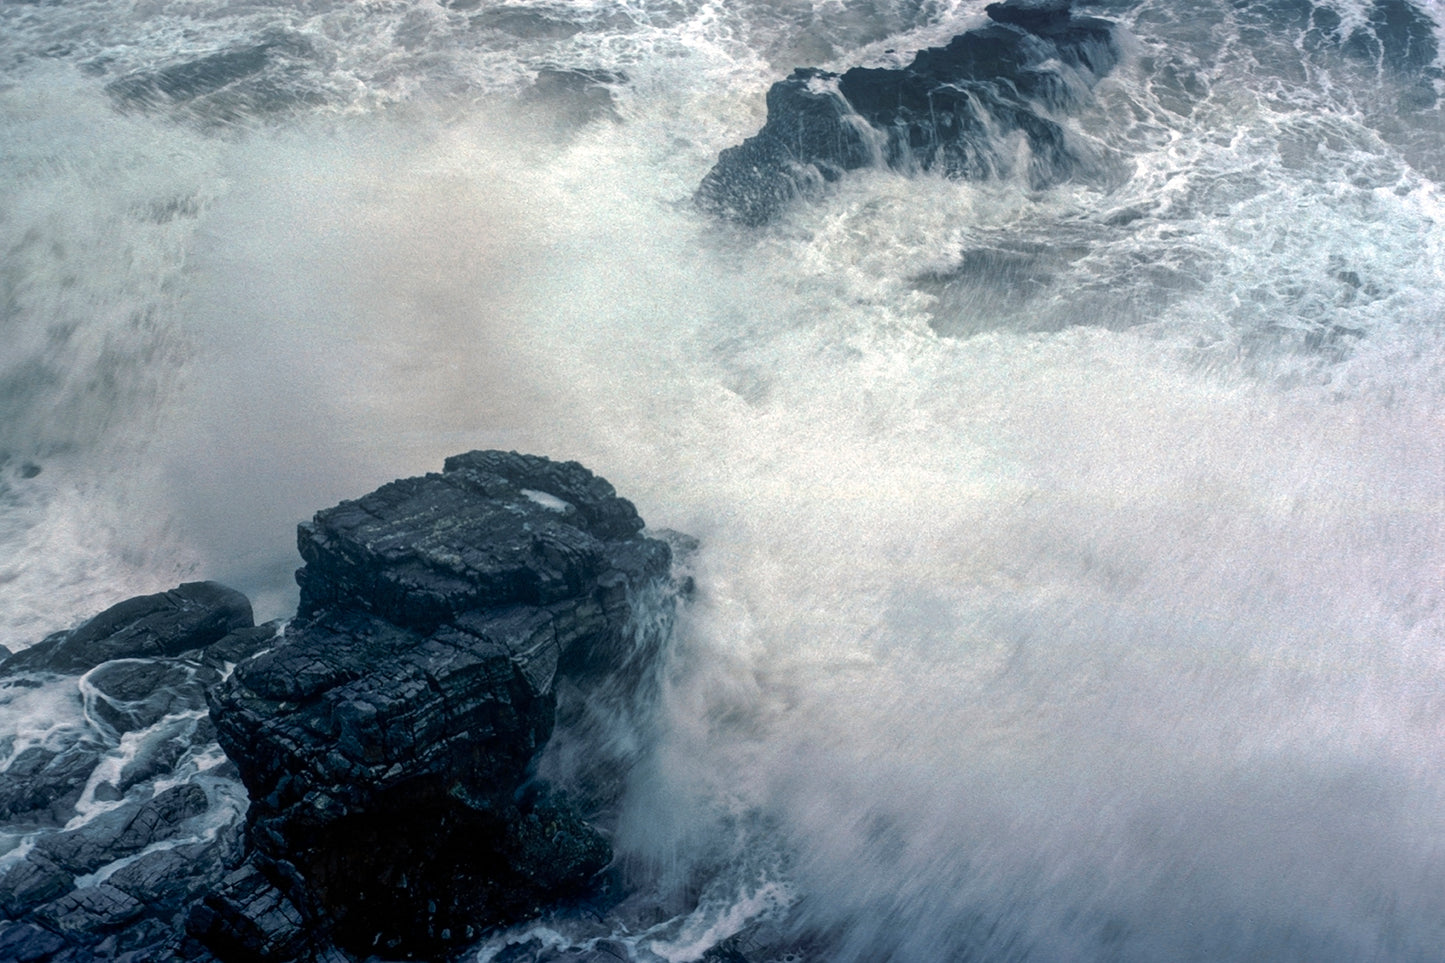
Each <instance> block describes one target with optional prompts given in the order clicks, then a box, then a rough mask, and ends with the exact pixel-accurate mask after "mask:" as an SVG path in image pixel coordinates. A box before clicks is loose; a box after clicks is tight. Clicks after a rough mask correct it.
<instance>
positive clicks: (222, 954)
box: [186, 863, 315, 963]
mask: <svg viewBox="0 0 1445 963" xmlns="http://www.w3.org/2000/svg"><path fill="white" fill-rule="evenodd" d="M186 928H187V930H188V931H189V932H190V933H191V934H192V935H193V936H195V937H196V938H198V939H200V940H201V941H203V942H204V943H205V945H206V946H207V947H208V948H209V949H210V950H211V951H212V952H214V953H215V954H216V956H218V957H219V958H221V959H223V960H246V961H268V963H269V961H273V960H275V961H281V960H294V959H297V958H298V957H300V956H301V955H302V954H303V952H305V951H306V950H308V949H314V948H315V947H314V943H313V941H312V940H311V938H310V936H309V935H308V933H307V928H306V920H305V918H304V917H303V916H302V914H301V912H300V911H299V910H298V909H297V908H296V907H295V905H294V904H292V902H291V901H290V900H289V899H287V898H286V895H285V894H284V893H282V892H281V890H280V889H279V888H278V887H277V886H276V885H274V884H273V883H272V882H271V881H270V880H269V879H267V878H266V876H265V875H264V874H263V873H262V872H261V871H260V869H259V868H258V867H257V865H255V864H254V863H252V864H247V865H245V866H242V867H241V868H240V869H238V870H236V871H235V872H233V873H231V874H230V875H229V876H227V877H226V878H225V880H224V881H223V882H222V884H221V886H220V888H219V889H218V890H217V891H216V892H214V893H212V894H210V895H207V896H206V897H205V898H204V899H203V900H202V901H201V902H200V903H199V904H197V905H196V906H195V908H194V909H192V911H191V913H190V916H189V917H188V918H187V920H186Z"/></svg>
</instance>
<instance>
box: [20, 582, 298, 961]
mask: <svg viewBox="0 0 1445 963" xmlns="http://www.w3.org/2000/svg"><path fill="white" fill-rule="evenodd" d="M274 633H275V627H274V626H270V627H262V628H260V629H257V628H256V627H254V626H253V625H252V617H251V606H250V603H249V602H248V601H247V600H246V599H245V597H244V596H242V595H241V594H240V593H238V592H235V591H233V590H231V589H228V588H225V587H224V586H221V585H217V584H215V583H211V582H195V583H188V584H185V585H181V586H179V587H177V588H175V589H173V590H171V591H169V592H163V593H159V594H157V595H149V596H142V597H139V598H134V599H129V600H127V601H125V602H121V603H120V604H118V605H115V606H113V607H111V608H109V609H107V610H106V611H105V612H102V613H101V614H100V615H98V616H96V617H95V618H93V619H91V620H89V621H88V622H86V623H84V624H82V625H80V626H78V627H77V628H75V629H73V630H71V631H68V632H60V633H56V634H55V635H52V636H50V637H49V638H47V639H45V640H43V641H42V642H40V643H37V644H36V645H34V646H31V647H30V648H28V649H25V650H23V651H21V652H19V653H17V654H16V655H13V656H11V657H10V658H8V659H6V660H5V661H4V662H3V663H0V703H3V705H4V706H5V707H6V708H7V709H8V710H11V711H12V712H13V711H14V710H16V709H18V708H20V707H21V706H22V705H23V704H24V702H25V700H32V701H34V702H35V703H36V709H35V710H34V711H35V712H36V714H37V715H39V714H40V713H41V712H45V711H46V710H49V712H50V713H52V714H51V715H49V716H40V717H39V718H37V720H36V722H37V727H36V728H33V729H30V728H25V727H22V728H21V729H19V730H18V731H15V732H8V733H5V734H4V735H3V736H0V749H3V750H4V752H3V755H4V756H6V757H8V759H7V761H8V765H6V766H5V768H4V771H3V772H0V959H6V960H10V959H14V960H27V961H32V960H33V961H48V960H67V961H72V960H73V961H83V960H91V959H132V960H155V959H204V958H207V957H208V956H209V954H207V953H206V951H205V950H204V949H203V948H202V947H200V946H199V944H195V943H194V942H193V941H190V942H189V943H188V941H187V940H186V938H185V932H184V920H185V916H186V913H187V912H188V911H189V908H190V905H191V904H192V902H193V901H194V898H195V896H196V894H197V893H198V892H202V891H205V890H206V889H208V888H211V887H213V886H215V885H216V884H217V883H218V882H219V881H220V879H221V877H222V875H223V874H224V872H225V866H226V864H227V862H228V861H230V860H232V859H234V858H235V856H236V853H237V852H238V848H237V847H238V844H239V832H240V825H241V819H240V817H241V812H242V809H243V805H244V804H243V801H242V799H243V797H242V790H241V787H240V786H239V784H238V783H237V782H236V780H235V776H234V773H232V772H230V771H229V766H228V765H227V764H226V763H225V761H224V759H223V758H222V757H221V756H220V754H219V752H217V751H216V746H215V736H214V730H213V729H212V728H211V726H210V723H209V720H208V719H207V717H206V703H205V690H206V687H207V686H209V685H214V684H215V683H216V682H218V681H219V680H220V679H221V677H222V675H223V673H224V665H225V663H226V662H227V661H228V660H229V658H231V657H233V656H234V654H235V651H236V648H237V646H243V647H246V648H249V647H251V645H252V644H253V643H254V642H255V641H256V640H260V639H264V638H269V637H270V636H271V635H274ZM16 714H17V716H18V717H20V718H24V715H23V713H16Z"/></svg>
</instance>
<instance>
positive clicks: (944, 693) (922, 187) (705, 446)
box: [0, 2, 1445, 961]
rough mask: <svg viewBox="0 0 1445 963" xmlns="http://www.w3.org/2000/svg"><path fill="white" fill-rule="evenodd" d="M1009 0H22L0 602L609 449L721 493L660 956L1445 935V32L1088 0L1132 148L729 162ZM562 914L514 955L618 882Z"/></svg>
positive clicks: (928, 954)
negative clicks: (1391, 41) (384, 486)
mask: <svg viewBox="0 0 1445 963" xmlns="http://www.w3.org/2000/svg"><path fill="white" fill-rule="evenodd" d="M982 6H983V5H982V4H974V3H958V4H949V5H945V4H936V3H919V4H903V3H895V4H885V3H873V4H865V3H819V4H816V5H814V4H803V3H797V4H792V3H789V4H759V5H734V4H729V5H725V6H724V5H714V4H708V3H664V4H653V3H641V2H636V3H633V2H626V3H624V2H618V3H576V2H574V3H561V2H557V3H542V2H537V3H530V2H529V3H510V4H498V5H492V4H482V5H478V6H469V5H466V4H455V5H451V6H428V5H423V4H416V5H385V4H360V5H358V4H348V5H337V6H336V7H327V6H325V5H324V4H311V5H303V6H301V7H294V8H292V7H287V8H285V9H281V8H274V9H273V8H265V7H261V6H257V7H254V8H244V9H240V8H228V7H222V6H221V5H215V6H212V5H208V4H203V3H196V4H184V5H182V4H169V5H168V4H157V5H153V6H152V7H151V8H148V11H144V12H143V11H139V10H132V8H131V7H125V8H124V11H122V8H121V7H120V6H115V7H112V6H111V5H109V4H106V3H99V2H96V3H89V4H75V5H66V6H64V7H41V6H34V5H8V6H7V7H5V8H4V12H3V14H0V17H3V20H0V26H3V27H4V29H3V30H0V34H3V36H4V37H6V38H7V39H6V40H5V41H4V43H5V50H4V55H3V58H0V64H3V65H4V66H3V69H4V74H5V75H4V77H3V78H0V125H3V130H0V145H3V146H0V154H3V159H4V160H3V166H0V176H3V177H4V178H5V181H6V185H5V190H4V192H3V196H4V197H5V198H6V199H5V200H4V201H3V206H0V243H3V251H4V255H3V261H0V298H3V300H0V305H3V310H4V316H3V324H4V331H3V338H4V343H5V345H6V349H5V351H4V353H3V356H0V402H3V417H0V558H3V561H0V643H3V644H6V645H10V646H12V647H18V646H23V645H26V644H29V643H30V642H33V641H35V640H37V639H38V638H40V637H41V636H42V635H43V634H44V633H45V632H48V631H52V630H55V629H59V628H63V627H66V626H68V625H71V624H73V623H74V622H76V621H77V620H79V619H82V618H84V617H86V616H88V615H90V614H93V613H94V612H95V611H97V610H98V609H99V608H101V607H103V606H104V605H105V604H108V603H109V602H113V601H116V600H118V599H120V598H124V597H126V596H129V595H133V594H136V593H139V592H144V591H157V590H161V589H164V588H167V587H170V586H172V585H174V584H175V583H176V582H177V581H179V580H180V579H182V578H191V577H212V578H219V579H222V580H225V581H228V582H230V583H232V584H234V585H236V586H237V587H238V588H241V589H243V590H245V591H247V592H248V594H250V595H251V596H252V597H253V598H254V599H255V600H256V601H257V605H258V615H260V616H262V617H270V616H278V615H283V614H286V613H288V612H289V611H290V606H291V605H292V604H294V595H293V594H292V593H293V592H294V587H293V585H292V583H291V580H290V579H291V575H290V573H291V571H292V569H293V568H294V567H295V565H296V564H297V560H296V557H295V551H294V547H293V540H294V525H295V523H296V522H297V521H299V520H301V519H303V518H306V517H308V516H309V515H310V514H311V513H312V512H313V511H315V510H316V509H318V508H321V507H324V506H326V505H329V504H332V503H334V502H335V501H337V500H338V499H341V498H345V497H354V496H357V495H360V494H362V493H364V492H365V491H368V490H370V489H371V488H373V487H375V486H376V485H377V484H380V483H382V482H384V481H387V480H389V479H391V478H394V477H398V476H401V475H408V474H416V473H420V472H423V471H428V470H436V469H437V468H438V467H439V466H440V463H441V460H442V458H443V457H444V456H445V455H448V454H452V453H455V452H459V451H464V450H467V449H471V448H485V447H503V448H515V449H518V450H523V451H531V452H536V453H540V454H547V455H550V456H553V457H558V458H569V459H576V460H579V461H581V462H583V463H584V464H586V465H588V467H590V468H592V469H593V470H595V471H597V472H598V473H599V474H601V475H603V476H604V477H606V478H608V479H609V480H610V481H611V482H613V483H614V484H615V485H616V487H617V488H618V490H619V492H621V493H622V494H623V495H625V496H626V497H629V498H631V499H632V500H633V501H635V502H636V503H637V505H638V507H639V510H640V511H641V513H642V515H643V517H644V518H646V519H647V520H648V522H649V524H650V525H651V526H653V527H654V528H663V527H670V528H674V529H678V530H681V531H685V532H688V533H691V534H693V535H695V536H697V537H698V538H699V539H700V542H701V547H700V548H699V550H698V551H697V552H696V553H695V554H694V555H693V556H691V557H690V558H689V559H688V560H687V565H688V566H689V567H690V570H691V574H692V575H693V576H694V578H695V579H696V582H697V585H698V594H697V595H696V597H695V598H694V599H693V600H692V601H691V602H690V603H689V605H688V606H687V607H686V609H685V610H684V611H683V613H682V616H681V622H680V625H679V629H678V632H677V635H676V638H675V639H674V642H673V648H672V650H671V655H670V659H669V662H668V664H667V665H665V666H663V667H662V673H663V683H664V684H663V689H662V693H661V696H660V700H659V704H658V706H657V707H656V710H655V713H654V714H653V715H651V716H649V717H647V718H645V719H642V720H633V724H634V725H635V726H636V733H638V734H640V735H639V739H640V741H639V742H638V743H637V744H636V745H633V746H631V747H630V748H628V749H626V750H625V755H627V757H628V759H629V761H630V763H631V764H632V766H633V768H632V770H631V773H630V777H629V781H628V789H627V795H626V798H625V802H624V804H623V806H622V809H621V811H620V812H619V813H618V814H617V825H616V827H615V831H614V843H615V846H616V848H617V850H618V852H619V855H620V860H621V865H622V867H623V868H624V870H625V871H626V873H627V874H628V878H629V879H630V880H631V881H632V882H633V884H634V885H635V886H636V887H637V888H638V892H639V893H640V894H643V895H642V896H641V897H639V899H638V902H642V903H645V904H646V907H645V908H638V907H636V906H633V907H631V908H630V909H629V910H628V912H632V913H633V916H632V917H630V918H629V924H628V927H629V928H628V929H627V931H626V932H621V933H614V934H610V935H613V936H618V937H621V938H623V939H624V942H625V944H626V945H627V946H628V947H629V952H631V953H633V954H634V955H635V958H637V959H639V960H655V959H666V960H691V959H696V958H697V957H698V956H699V955H700V954H701V953H702V952H703V951H704V950H705V949H707V948H708V947H709V946H712V945H714V944H716V943H717V942H719V941H721V940H723V939H726V938H728V937H730V936H733V935H734V934H736V933H739V932H742V933H743V935H744V937H746V938H747V939H750V940H752V941H754V944H755V945H762V946H764V947H765V948H766V950H767V952H770V953H773V954H774V957H775V958H777V959H784V958H789V957H787V954H788V953H792V954H794V955H793V956H792V957H790V958H793V959H808V960H870V961H871V960H900V961H914V960H917V961H922V960H940V959H977V960H986V961H994V960H1120V961H1136V960H1137V961H1149V960H1164V959H1169V960H1234V959H1240V960H1242V959H1271V960H1302V961H1303V960H1311V961H1319V960H1364V959H1370V960H1422V961H1423V960H1434V959H1438V958H1440V957H1441V955H1442V953H1445V846H1442V839H1441V835H1440V825H1441V818H1442V814H1445V777H1442V775H1441V773H1442V772H1445V765H1442V763H1445V758H1442V756H1445V748H1442V747H1445V739H1442V736H1445V732H1442V727H1445V700H1442V696H1441V694H1440V693H1441V691H1442V688H1441V680H1442V678H1445V664H1442V662H1445V656H1442V645H1441V643H1442V641H1445V403H1442V401H1445V399H1442V388H1441V385H1442V384H1445V379H1442V375H1445V343H1442V337H1441V326H1440V318H1441V316H1442V306H1445V305H1442V300H1445V295H1442V294H1441V292H1442V291H1445V277H1442V274H1445V269H1442V265H1445V259H1442V254H1445V252H1442V233H1441V227H1440V221H1441V213H1442V210H1441V198H1440V187H1439V182H1438V178H1439V177H1440V171H1439V169H1438V167H1437V166H1432V165H1438V163H1439V161H1438V158H1439V157H1441V156H1445V154H1442V153H1441V152H1440V148H1441V147H1442V146H1445V144H1442V142H1445V136H1442V135H1445V125H1442V118H1441V113H1440V108H1439V107H1438V106H1436V105H1435V104H1434V102H1433V101H1430V100H1429V99H1428V98H1427V97H1426V96H1425V94H1424V91H1425V90H1427V89H1430V90H1433V88H1434V86H1436V85H1437V84H1438V83H1439V81H1438V78H1437V76H1436V75H1435V74H1432V73H1429V72H1428V71H1422V70H1420V69H1415V70H1414V71H1413V72H1411V71H1409V70H1403V69H1397V68H1394V67H1392V66H1391V65H1390V64H1389V63H1388V62H1387V61H1386V60H1385V59H1378V60H1374V61H1372V60H1369V59H1368V58H1361V57H1355V58H1353V59H1352V58H1351V56H1350V55H1348V53H1347V52H1343V51H1342V50H1337V49H1334V48H1328V47H1325V48H1321V49H1319V50H1318V51H1315V52H1311V48H1309V47H1308V44H1307V42H1306V40H1307V38H1305V36H1304V34H1303V33H1302V32H1301V31H1299V30H1296V29H1295V28H1294V27H1292V26H1291V23H1292V22H1293V21H1291V20H1290V19H1289V16H1288V12H1289V10H1290V9H1291V8H1290V7H1289V5H1287V4H1283V3H1281V4H1268V3H1255V4H1223V3H1221V4H1197V5H1196V4H1191V5H1188V9H1187V10H1186V9H1185V7H1183V6H1180V5H1177V4H1164V3H1152V2H1143V3H1128V2H1109V3H1098V4H1092V5H1085V4H1081V5H1080V6H1081V7H1087V11H1086V12H1089V13H1093V14H1096V15H1099V16H1107V17H1111V18H1115V19H1118V20H1119V21H1120V22H1121V23H1123V24H1124V25H1125V27H1126V29H1127V30H1128V37H1129V40H1128V43H1129V51H1128V57H1127V58H1126V62H1125V64H1124V65H1122V66H1121V68H1119V70H1118V71H1117V72H1116V73H1115V74H1114V75H1113V76H1111V77H1109V78H1107V79H1106V80H1105V81H1103V82H1102V83H1101V84H1100V86H1099V88H1098V90H1097V91H1096V101H1095V102H1094V104H1093V105H1092V106H1091V107H1090V108H1089V109H1088V110H1086V111H1085V112H1084V113H1083V114H1082V115H1081V116H1080V117H1079V118H1078V119H1077V120H1076V121H1074V122H1073V126H1072V127H1071V128H1070V135H1071V136H1072V137H1074V138H1075V139H1076V143H1077V144H1078V145H1081V149H1088V150H1090V151H1092V152H1093V154H1094V156H1097V157H1098V158H1101V159H1102V160H1103V161H1107V163H1103V164H1102V169H1104V170H1106V171H1108V172H1110V173H1109V174H1108V176H1106V177H1104V178H1102V179H1101V180H1099V181H1097V182H1090V183H1070V184H1065V185H1062V186H1060V187H1057V188H1053V189H1050V190H1047V191H1042V192H1031V191H1028V190H1026V189H1025V187H1024V186H1022V185H1020V184H1017V183H1013V182H1002V183H997V182H996V183H982V184H980V183H960V182H947V181H943V180H940V179H936V178H930V177H921V176H920V177H904V176H901V175H898V174H894V173H889V172H883V171H865V172H859V173H857V174H855V175H851V176H850V177H848V178H845V179H844V180H843V181H841V182H839V183H838V184H837V185H835V186H834V188H833V189H832V190H831V191H830V193H829V194H828V195H827V196H826V197H824V198H823V199H822V200H821V201H819V202H817V203H814V204H803V205H798V206H797V207H795V208H793V209H790V210H789V211H788V212H787V214H786V215H785V217H784V218H783V219H782V220H781V221H780V222H779V223H777V224H775V225H773V226H770V227H768V228H765V229H761V230H751V231H745V230H741V229H738V228H734V227H730V226H727V225H723V224H719V223H715V222H712V221H710V220H708V219H707V218H705V217H703V216H702V215H700V214H698V213H697V212H696V211H695V210H694V209H693V207H692V205H691V204H690V197H691V194H692V191H693V190H694V189H695V187H696V185H697V183H698V181H699V180H700V179H701V177H702V175H703V174H704V173H705V172H706V171H707V170H708V168H709V166H710V165H711V164H712V162H713V161H714V160H715V159H716V156H717V153H718V151H719V150H721V149H722V148H724V147H726V146H729V145H731V144H735V143H738V142H739V141H741V140H742V139H743V138H744V137H746V136H749V135H750V134H752V133H753V132H754V131H755V130H756V129H757V127H758V126H759V125H760V124H761V122H762V119H763V113H762V112H763V106H762V96H763V94H764V92H765V90H766V88H767V85H768V84H769V83H771V82H772V81H773V80H776V79H778V78H780V77H781V76H783V75H785V74H786V73H787V71H788V70H790V69H791V68H792V67H793V66H794V65H796V64H800V63H812V64H820V65H825V66H830V67H833V68H846V67H848V66H851V65H854V64H856V63H880V62H889V61H897V60H900V59H901V60H906V59H907V56H908V55H911V51H913V50H915V49H918V48H919V47H921V46H925V45H928V44H937V43H941V42H944V41H946V40H947V38H948V37H950V36H952V35H953V34H955V33H958V32H960V31H961V30H963V29H966V28H968V27H970V26H974V25H976V24H977V23H978V22H980V19H981V11H982ZM1324 8H1327V9H1329V10H1331V11H1334V12H1335V13H1337V14H1338V15H1339V16H1340V17H1341V22H1343V23H1345V24H1349V23H1366V22H1368V20H1369V15H1370V10H1371V9H1372V8H1371V6H1370V5H1369V4H1364V3H1358V4H1355V3H1338V4H1326V5H1324ZM1418 9H1421V10H1424V11H1425V12H1426V13H1428V14H1429V15H1430V16H1431V17H1438V16H1439V13H1440V12H1439V10H1438V8H1436V7H1433V6H1432V7H1421V8H1418ZM278 30H279V31H283V33H284V35H285V37H287V38H289V39H287V40H286V42H285V44H284V45H279V46H277V45H273V46H265V48H264V51H263V53H262V54H257V55H255V57H253V60H256V61H257V62H264V66H263V67H262V68H258V69H257V70H256V71H254V72H252V73H249V74H245V75H244V76H240V77H239V78H237V79H234V80H233V81H231V82H228V83H226V84H222V85H220V86H218V87H215V88H214V89H208V90H205V91H203V92H202V93H200V94H194V95H187V96H186V97H173V98H172V97H170V95H166V97H161V98H160V99H159V100H158V101H157V102H155V103H150V104H143V105H138V104H136V103H133V102H129V101H126V100H125V99H124V98H123V97H121V95H119V94H117V93H116V92H115V91H116V89H117V88H114V87H112V88H111V92H109V93H108V92H107V88H106V85H107V84H111V85H114V84H115V83H116V82H117V81H118V80H121V79H125V78H132V80H133V79H134V77H135V76H137V75H136V73H135V72H136V71H146V70H150V71H155V70H158V69H161V68H163V67H165V66H166V65H171V64H175V63H182V62H189V61H191V60H193V59H194V58H196V57H198V56H202V55H209V54H213V53H215V52H216V51H218V50H238V49H252V47H253V46H254V45H257V44H262V46H264V45H265V44H268V43H273V42H274V37H275V36H279V34H275V33H274V31H278ZM267 31H272V32H271V33H268V32H267ZM268 37H270V38H273V39H272V40H266V39H265V38H268ZM274 43H279V42H274ZM248 45H250V46H248ZM258 58H259V59H258ZM236 62H237V63H241V62H243V61H241V60H237V61H236ZM244 62H245V63H250V62H251V61H244ZM228 63H229V62H228ZM236 69H239V68H236ZM556 69H576V70H585V71H589V72H590V73H588V74H587V75H586V76H587V78H588V81H587V83H588V84H591V85H592V86H591V87H586V85H583V86H584V87H585V88H586V89H585V90H584V92H583V93H582V94H578V93H577V91H575V90H573V91H571V92H570V93H569V89H568V88H566V87H565V85H564V86H563V87H562V88H561V89H549V90H544V89H542V88H541V87H532V86H529V85H530V84H531V82H532V79H533V78H534V77H535V76H536V74H537V71H538V70H556ZM132 86H134V84H132ZM122 89H131V88H122ZM603 91H605V93H606V97H605V98H604V97H603V96H602V92H603ZM283 94H284V95H285V96H282V95H283ZM167 98H170V99H167ZM35 468H38V469H40V470H39V472H38V473H35V472H34V469H35ZM42 711H43V707H42V708H36V707H34V706H22V707H20V708H19V709H16V710H15V712H18V713H19V715H18V716H16V719H15V720H13V721H11V722H10V723H9V724H13V725H14V726H15V727H16V728H17V730H18V729H21V728H25V729H26V731H29V729H28V728H27V727H32V726H33V725H35V721H34V719H35V717H36V715H37V713H40V712H42ZM619 725H620V723H619ZM618 737H619V739H620V738H621V734H618ZM554 775H555V776H556V777H557V778H559V779H565V773H554ZM545 925H546V929H545V930H544V929H542V928H540V927H541V926H542V924H538V927H523V928H521V929H519V930H518V931H516V932H514V933H512V934H506V935H503V936H499V937H497V938H496V939H495V940H493V941H492V943H490V944H487V945H484V946H483V947H481V948H480V949H479V950H478V958H479V959H490V958H492V957H493V956H495V954H496V953H498V952H500V951H501V948H502V946H503V945H504V944H505V943H506V942H507V941H508V940H514V941H520V940H522V939H524V938H529V937H531V938H536V939H539V940H542V939H543V938H544V937H543V934H544V933H545V934H549V935H546V936H545V939H546V940H551V941H552V942H554V943H559V944H564V945H570V944H576V945H585V944H586V941H587V940H589V939H596V938H597V937H598V936H599V934H598V933H596V932H593V931H590V930H588V929H587V928H586V927H583V926H580V925H578V924H577V923H576V921H573V922H572V923H571V924H568V923H566V922H565V921H564V922H555V921H552V922H548V923H546V924H545ZM569 926H570V928H569ZM745 926H747V927H750V928H747V929H745ZM759 958H760V959H761V958H766V957H759Z"/></svg>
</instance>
